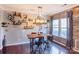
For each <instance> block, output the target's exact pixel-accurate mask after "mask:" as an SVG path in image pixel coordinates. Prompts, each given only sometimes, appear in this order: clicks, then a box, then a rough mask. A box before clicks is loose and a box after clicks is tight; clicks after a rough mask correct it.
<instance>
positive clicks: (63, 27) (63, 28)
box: [52, 18, 67, 38]
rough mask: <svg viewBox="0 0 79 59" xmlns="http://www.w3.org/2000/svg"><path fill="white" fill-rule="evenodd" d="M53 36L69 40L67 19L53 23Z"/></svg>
mask: <svg viewBox="0 0 79 59" xmlns="http://www.w3.org/2000/svg"><path fill="white" fill-rule="evenodd" d="M52 26H53V27H52V34H53V35H54V36H58V37H62V38H67V18H61V19H56V20H53V21H52Z"/></svg>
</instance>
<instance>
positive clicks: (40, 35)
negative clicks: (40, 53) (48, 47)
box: [27, 34, 52, 53]
mask: <svg viewBox="0 0 79 59" xmlns="http://www.w3.org/2000/svg"><path fill="white" fill-rule="evenodd" d="M50 36H52V35H50V34H47V35H43V34H27V37H28V39H30V52H31V53H33V41H34V40H35V39H36V38H38V39H39V40H41V39H40V38H45V37H46V38H47V41H48V39H49V37H50Z"/></svg>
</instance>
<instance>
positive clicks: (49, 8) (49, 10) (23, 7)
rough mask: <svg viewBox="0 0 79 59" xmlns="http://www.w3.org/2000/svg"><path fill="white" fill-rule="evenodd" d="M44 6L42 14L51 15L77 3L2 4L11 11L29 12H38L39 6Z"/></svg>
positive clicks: (2, 6)
mask: <svg viewBox="0 0 79 59" xmlns="http://www.w3.org/2000/svg"><path fill="white" fill-rule="evenodd" d="M38 6H41V7H42V14H43V15H49V14H55V13H58V12H61V11H64V10H66V9H70V8H72V7H74V6H77V5H75V4H67V5H64V4H1V5H0V7H1V8H3V9H5V10H11V11H18V12H23V13H29V14H34V15H35V14H37V11H38V9H37V7H38Z"/></svg>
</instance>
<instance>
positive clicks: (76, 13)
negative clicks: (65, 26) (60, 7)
mask: <svg viewBox="0 0 79 59" xmlns="http://www.w3.org/2000/svg"><path fill="white" fill-rule="evenodd" d="M73 43H74V49H75V50H77V51H79V7H77V8H74V9H73Z"/></svg>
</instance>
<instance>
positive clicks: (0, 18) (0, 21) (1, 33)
mask: <svg viewBox="0 0 79 59" xmlns="http://www.w3.org/2000/svg"><path fill="white" fill-rule="evenodd" d="M2 16H3V12H2V10H0V49H2V41H3V37H4V33H3V32H4V31H3V28H2V27H1V23H2V21H3V17H2Z"/></svg>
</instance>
